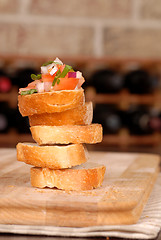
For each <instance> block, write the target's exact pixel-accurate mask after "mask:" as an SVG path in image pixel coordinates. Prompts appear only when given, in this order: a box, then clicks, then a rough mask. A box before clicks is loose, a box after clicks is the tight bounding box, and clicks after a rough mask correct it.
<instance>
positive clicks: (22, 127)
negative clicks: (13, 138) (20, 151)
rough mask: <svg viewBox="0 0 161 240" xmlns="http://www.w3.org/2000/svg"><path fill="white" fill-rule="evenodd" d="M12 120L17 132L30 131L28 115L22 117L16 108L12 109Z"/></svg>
mask: <svg viewBox="0 0 161 240" xmlns="http://www.w3.org/2000/svg"><path fill="white" fill-rule="evenodd" d="M12 121H13V127H14V128H16V130H17V132H18V133H30V126H29V120H28V117H22V116H21V114H20V112H19V110H18V109H14V111H13V114H12Z"/></svg>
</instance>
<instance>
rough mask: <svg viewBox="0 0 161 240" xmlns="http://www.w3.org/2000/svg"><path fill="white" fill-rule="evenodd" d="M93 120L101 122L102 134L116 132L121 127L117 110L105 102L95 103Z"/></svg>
mask: <svg viewBox="0 0 161 240" xmlns="http://www.w3.org/2000/svg"><path fill="white" fill-rule="evenodd" d="M93 122H95V123H100V124H102V126H103V132H104V134H117V133H118V132H119V130H120V129H121V127H122V120H121V116H120V114H119V111H117V110H116V109H115V108H112V107H111V106H108V105H106V104H98V105H96V107H95V109H94V118H93Z"/></svg>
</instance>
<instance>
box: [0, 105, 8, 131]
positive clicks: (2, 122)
mask: <svg viewBox="0 0 161 240" xmlns="http://www.w3.org/2000/svg"><path fill="white" fill-rule="evenodd" d="M9 119H10V115H9V107H8V104H7V103H6V102H0V133H7V132H8V130H9V128H10V124H9Z"/></svg>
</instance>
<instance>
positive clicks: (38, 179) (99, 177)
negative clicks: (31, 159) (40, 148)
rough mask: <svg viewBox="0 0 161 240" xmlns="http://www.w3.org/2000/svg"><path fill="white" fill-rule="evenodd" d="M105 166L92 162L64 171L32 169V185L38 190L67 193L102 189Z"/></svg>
mask: <svg viewBox="0 0 161 240" xmlns="http://www.w3.org/2000/svg"><path fill="white" fill-rule="evenodd" d="M105 170H106V168H105V166H103V165H97V164H94V163H92V162H88V163H84V164H82V165H81V166H77V167H73V168H71V169H64V170H52V169H49V168H36V167H33V168H31V172H30V176H31V185H32V186H33V187H38V188H44V187H49V188H54V187H56V188H58V189H63V190H66V191H70V190H75V191H85V190H91V189H93V188H97V187H100V186H101V184H102V182H103V179H104V174H105Z"/></svg>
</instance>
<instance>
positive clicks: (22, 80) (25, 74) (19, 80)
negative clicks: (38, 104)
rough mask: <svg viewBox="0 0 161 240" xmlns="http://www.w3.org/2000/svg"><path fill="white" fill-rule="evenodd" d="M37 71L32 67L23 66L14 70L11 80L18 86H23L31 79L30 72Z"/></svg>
mask: <svg viewBox="0 0 161 240" xmlns="http://www.w3.org/2000/svg"><path fill="white" fill-rule="evenodd" d="M33 73H34V74H35V73H37V72H36V71H35V69H33V68H23V69H19V70H17V71H16V73H15V76H14V78H13V82H14V84H15V85H17V86H18V87H19V88H25V87H27V85H28V84H29V83H30V82H31V81H32V79H31V74H33Z"/></svg>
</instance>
